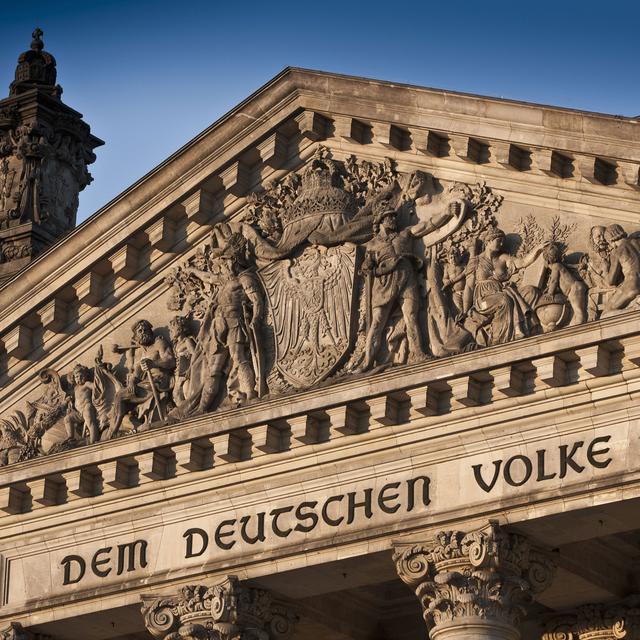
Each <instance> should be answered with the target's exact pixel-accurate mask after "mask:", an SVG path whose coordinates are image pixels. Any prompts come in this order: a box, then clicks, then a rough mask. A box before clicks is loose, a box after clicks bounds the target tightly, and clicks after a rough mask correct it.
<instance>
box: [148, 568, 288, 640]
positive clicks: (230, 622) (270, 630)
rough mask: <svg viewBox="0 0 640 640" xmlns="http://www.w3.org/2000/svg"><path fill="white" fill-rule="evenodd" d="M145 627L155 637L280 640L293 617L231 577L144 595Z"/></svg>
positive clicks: (160, 639)
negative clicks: (172, 593)
mask: <svg viewBox="0 0 640 640" xmlns="http://www.w3.org/2000/svg"><path fill="white" fill-rule="evenodd" d="M142 600H143V605H142V613H143V616H144V620H145V626H146V627H147V629H148V630H149V632H150V633H151V635H152V636H153V637H154V638H158V640H178V639H179V638H181V639H187V640H280V639H285V638H288V637H289V636H290V635H291V633H292V631H293V628H294V626H295V623H296V621H297V616H296V615H295V614H294V613H293V612H292V611H291V610H290V609H289V608H288V607H286V606H285V605H283V604H282V603H277V602H274V600H273V597H272V595H271V594H270V593H269V592H268V591H266V590H264V589H257V588H253V587H248V586H245V585H243V584H241V583H240V581H239V580H238V579H237V578H236V577H235V576H228V577H227V578H226V579H225V580H224V581H222V582H220V583H218V584H215V585H213V586H211V587H206V586H203V585H193V586H187V587H183V588H182V589H181V590H180V592H179V594H178V595H177V596H176V597H173V598H156V597H153V596H143V597H142Z"/></svg>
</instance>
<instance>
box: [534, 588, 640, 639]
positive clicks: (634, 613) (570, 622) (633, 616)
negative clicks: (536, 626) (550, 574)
mask: <svg viewBox="0 0 640 640" xmlns="http://www.w3.org/2000/svg"><path fill="white" fill-rule="evenodd" d="M622 638H624V639H625V640H638V638H640V596H638V595H634V596H630V597H628V598H625V599H624V600H621V601H619V602H614V603H605V604H602V603H598V604H587V605H583V606H581V607H577V608H576V609H574V610H572V611H568V612H566V613H563V614H561V615H558V616H554V617H553V618H551V619H550V620H548V621H547V623H546V625H545V632H544V634H543V635H542V640H622Z"/></svg>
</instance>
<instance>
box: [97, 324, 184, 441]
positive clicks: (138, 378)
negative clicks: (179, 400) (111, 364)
mask: <svg viewBox="0 0 640 640" xmlns="http://www.w3.org/2000/svg"><path fill="white" fill-rule="evenodd" d="M132 333H133V335H132V343H131V344H130V345H127V346H126V347H120V346H118V345H114V346H113V350H114V352H115V353H123V352H124V353H126V354H127V368H128V373H127V386H126V387H125V388H123V389H120V390H119V391H118V392H117V393H116V397H115V399H114V416H113V420H112V423H111V426H110V427H109V430H108V431H107V432H106V439H109V438H112V437H113V436H115V435H116V434H117V433H118V431H119V429H120V426H121V425H122V420H123V419H124V416H125V415H126V414H127V413H128V412H129V411H131V410H135V412H136V417H137V418H138V420H140V421H141V422H142V424H141V426H140V427H139V429H140V430H146V429H148V428H149V424H150V423H151V422H152V421H153V419H154V418H155V419H156V420H164V419H165V418H166V416H167V409H168V408H169V406H170V404H171V384H172V381H173V380H172V378H173V371H174V369H175V366H176V360H175V356H174V353H173V349H172V348H171V345H170V344H169V342H168V341H167V340H166V339H165V338H164V337H162V336H161V335H156V334H155V332H154V330H153V326H152V325H151V323H150V322H149V321H148V320H138V321H137V322H136V323H135V324H134V325H133V327H132Z"/></svg>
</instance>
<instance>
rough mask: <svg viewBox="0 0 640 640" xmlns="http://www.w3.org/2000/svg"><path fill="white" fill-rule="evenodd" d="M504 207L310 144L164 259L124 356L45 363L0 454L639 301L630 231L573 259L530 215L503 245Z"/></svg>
mask: <svg viewBox="0 0 640 640" xmlns="http://www.w3.org/2000/svg"><path fill="white" fill-rule="evenodd" d="M501 204H502V198H501V197H499V196H497V195H496V194H494V193H492V191H491V190H490V189H489V188H488V187H487V186H486V185H484V184H476V185H465V184H460V183H453V184H448V185H444V186H442V188H440V187H439V186H438V184H437V182H436V181H435V180H434V179H433V178H432V177H431V176H429V175H427V174H424V173H422V172H419V171H416V172H414V173H411V174H402V173H399V172H398V171H397V170H396V168H395V166H394V164H393V162H392V161H391V160H388V161H385V162H382V163H373V162H368V161H360V160H357V159H355V158H353V157H351V158H348V159H347V160H346V161H344V162H339V161H337V160H334V159H332V158H331V157H330V153H329V151H328V150H327V149H326V148H324V147H319V148H318V150H317V153H316V155H315V157H314V158H313V159H312V160H311V162H310V163H309V164H308V165H307V166H306V167H305V168H303V169H302V171H301V172H300V173H290V174H288V175H287V176H285V177H284V178H283V179H281V180H279V181H277V182H275V183H273V184H271V185H269V186H268V188H267V189H266V190H265V191H264V192H261V193H256V194H252V195H251V196H250V197H249V198H248V204H247V207H246V209H245V211H244V213H243V214H242V215H241V216H240V217H239V218H238V220H237V221H234V222H233V223H221V224H217V225H215V226H213V227H212V233H211V240H210V242H209V243H207V244H205V245H204V246H202V247H201V248H199V249H198V251H197V252H196V254H195V255H194V256H192V257H191V258H189V259H187V260H185V261H184V262H183V263H182V264H181V265H180V266H178V267H177V268H176V269H174V270H173V272H172V273H171V274H170V275H169V276H168V278H167V283H168V284H169V285H170V297H169V300H168V308H169V313H167V320H166V325H167V327H166V329H165V331H157V329H156V328H155V327H152V326H151V324H150V323H149V322H147V321H146V320H143V319H140V320H139V321H138V322H136V323H135V325H134V327H133V329H132V336H131V342H130V344H128V345H124V346H121V347H120V346H119V347H117V348H116V352H117V353H118V354H120V355H121V356H122V355H123V356H124V358H123V359H122V360H121V362H120V364H119V366H115V364H112V363H109V362H108V361H107V360H108V359H107V358H106V357H105V356H104V354H103V353H102V349H100V351H99V353H98V356H97V358H96V361H95V365H94V366H93V367H84V368H83V367H82V366H80V365H79V366H77V367H76V368H75V369H74V370H73V371H70V372H68V373H67V374H64V375H58V374H57V373H56V372H49V373H47V374H44V377H43V378H42V381H43V386H42V396H41V397H39V398H38V399H37V400H35V401H32V402H30V403H28V405H27V407H26V408H24V409H20V410H19V411H15V412H13V413H12V414H10V415H5V416H4V417H3V418H2V419H0V463H3V464H7V463H10V462H15V461H19V460H25V459H28V458H31V457H34V456H37V455H43V454H47V453H50V452H53V451H59V450H62V449H65V448H71V447H75V446H78V445H81V444H85V443H92V442H96V441H98V440H106V439H110V438H113V437H117V436H120V435H123V434H126V433H132V432H136V431H140V430H145V429H148V428H150V427H151V426H156V425H161V424H166V423H167V422H173V421H177V420H181V419H184V418H187V417H190V416H194V415H198V414H201V413H204V412H208V411H213V410H216V409H218V408H229V407H237V406H241V405H243V404H246V403H250V402H256V401H259V400H260V399H262V398H266V397H276V396H279V395H283V394H289V393H292V392H296V391H299V390H305V389H309V388H313V387H314V386H317V385H320V384H326V383H327V382H328V381H335V380H339V379H344V378H346V377H348V376H352V375H358V374H362V373H368V372H375V371H378V370H380V369H382V368H386V367H389V366H393V365H398V364H404V363H407V362H417V361H421V360H425V359H428V358H433V357H442V356H447V355H452V354H456V353H460V352H462V351H467V350H471V349H478V348H482V347H487V346H492V345H497V344H502V343H506V342H510V341H512V340H516V339H519V338H522V337H526V336H532V335H536V334H539V333H543V332H549V331H554V330H556V329H559V328H562V327H565V326H570V325H577V324H581V323H584V322H586V321H589V320H594V319H597V318H599V317H605V316H607V315H611V314H613V313H618V312H620V311H621V310H624V309H629V308H635V306H636V305H637V301H638V300H640V240H639V239H636V238H635V237H634V236H633V235H631V236H630V235H628V234H626V233H625V231H624V229H622V228H621V227H620V225H617V224H613V225H610V226H609V227H606V228H605V227H594V228H593V229H592V230H591V233H590V239H589V248H588V251H587V252H586V253H584V254H580V253H579V252H576V251H575V249H574V248H573V247H570V244H571V242H570V241H571V238H572V234H573V232H574V231H575V225H567V224H564V223H562V222H561V220H560V218H559V217H556V218H554V219H553V220H552V221H551V224H550V225H549V226H547V227H542V226H541V225H540V224H539V222H538V221H537V220H536V219H535V218H534V217H532V216H528V217H527V218H525V219H522V220H521V221H520V223H519V225H518V226H517V228H516V231H517V233H516V234H510V238H511V241H510V242H509V243H508V242H507V238H506V235H505V233H504V232H503V231H502V230H501V229H500V227H499V226H498V222H497V219H496V213H497V212H498V211H499V209H500V206H501ZM514 236H515V237H516V240H517V242H516V243H515V245H514V243H513V237H514ZM569 255H571V258H572V259H571V261H570V260H569V258H568V256H569ZM175 313H179V314H180V315H174V314H175ZM163 333H164V335H166V334H167V333H168V334H169V335H170V336H171V341H169V340H167V339H166V338H165V337H163Z"/></svg>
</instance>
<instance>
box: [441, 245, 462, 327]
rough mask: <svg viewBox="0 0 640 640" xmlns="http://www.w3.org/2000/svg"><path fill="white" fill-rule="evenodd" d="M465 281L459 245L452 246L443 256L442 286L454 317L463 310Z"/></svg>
mask: <svg viewBox="0 0 640 640" xmlns="http://www.w3.org/2000/svg"><path fill="white" fill-rule="evenodd" d="M465 280H466V268H465V264H464V261H463V250H462V247H460V246H459V245H452V246H451V247H449V249H448V250H447V253H446V254H445V263H444V269H443V275H442V286H443V287H444V289H445V290H447V291H449V293H450V298H451V300H450V302H451V306H452V307H453V308H452V311H453V312H454V315H458V314H460V313H461V312H462V309H463V295H464V286H465Z"/></svg>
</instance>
